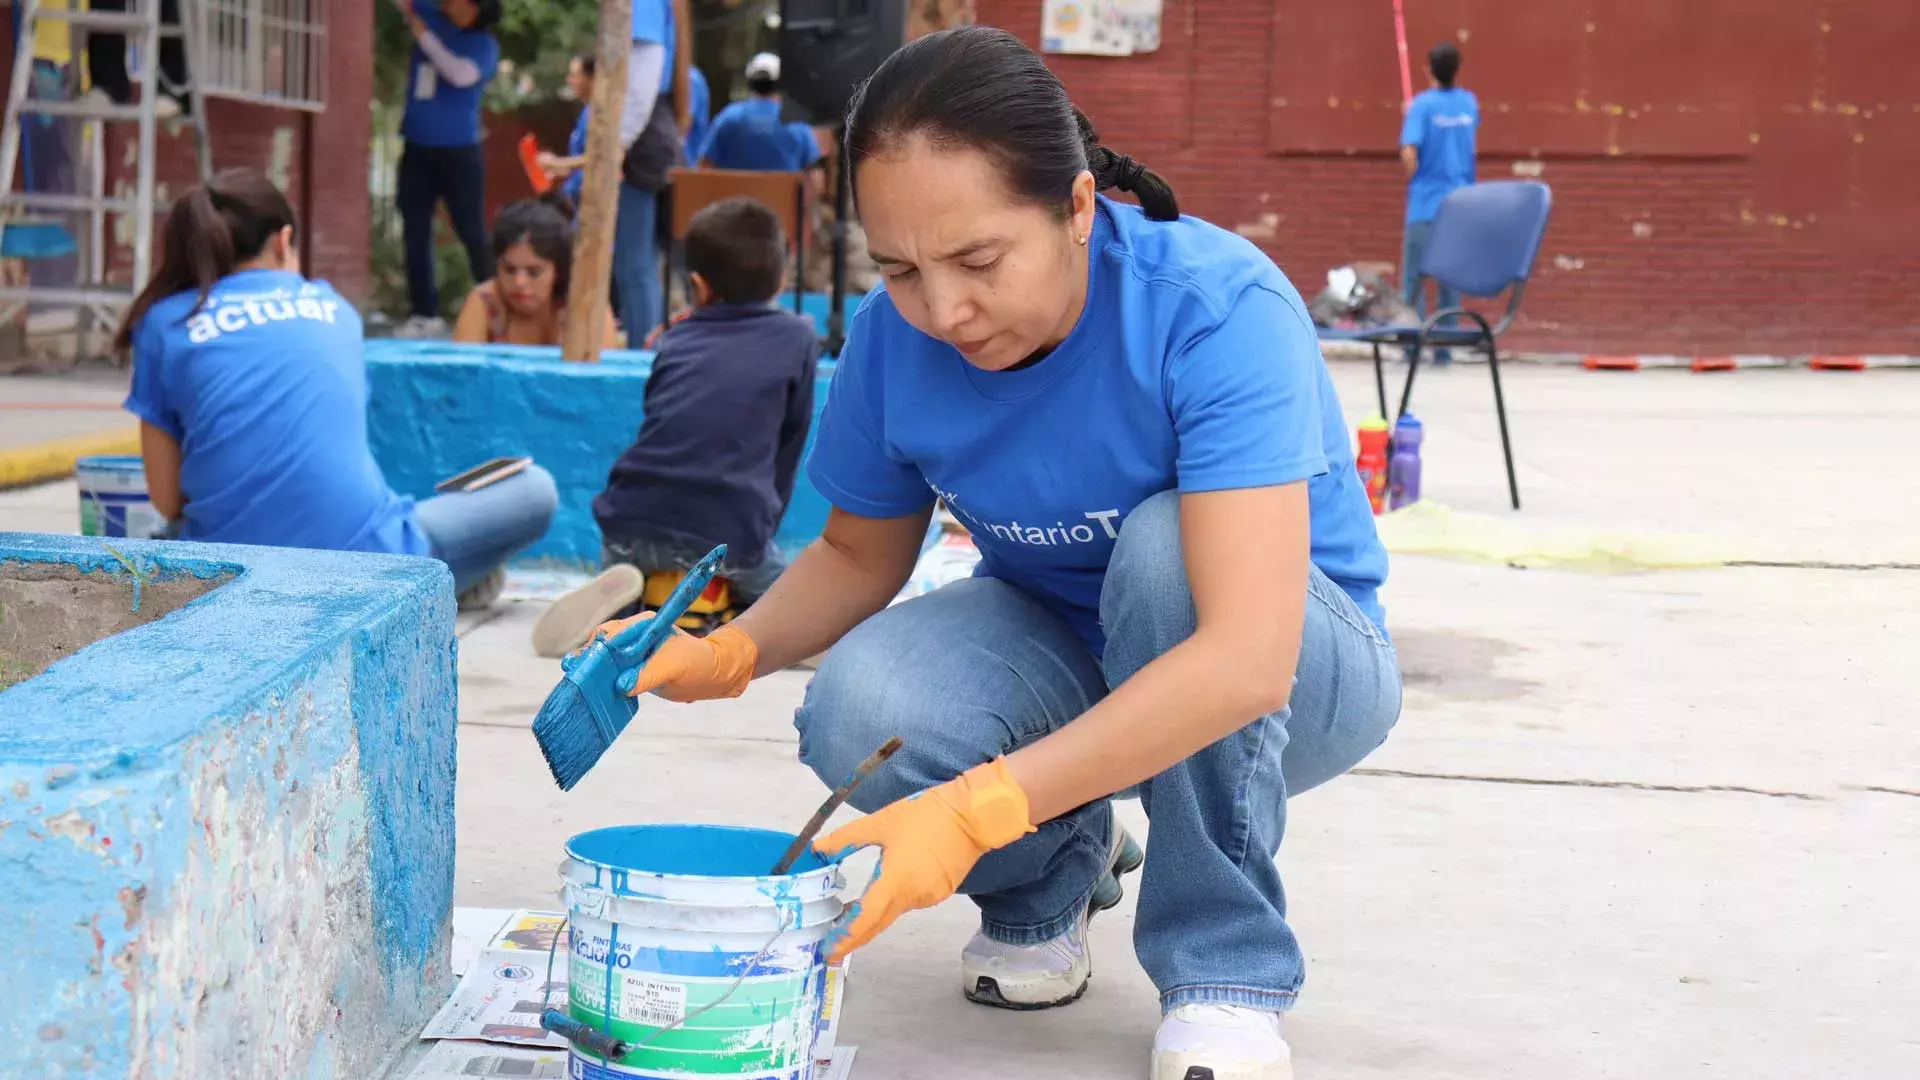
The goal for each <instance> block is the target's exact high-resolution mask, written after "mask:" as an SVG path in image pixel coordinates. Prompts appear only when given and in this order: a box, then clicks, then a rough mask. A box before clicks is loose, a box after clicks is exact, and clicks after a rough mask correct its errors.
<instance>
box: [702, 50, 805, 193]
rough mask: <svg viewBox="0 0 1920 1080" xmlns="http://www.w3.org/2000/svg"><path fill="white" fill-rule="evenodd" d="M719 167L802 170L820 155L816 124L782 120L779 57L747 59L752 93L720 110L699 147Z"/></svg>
mask: <svg viewBox="0 0 1920 1080" xmlns="http://www.w3.org/2000/svg"><path fill="white" fill-rule="evenodd" d="M700 156H701V158H702V160H704V161H705V162H706V163H707V164H709V165H711V166H713V167H714V168H716V169H759V170H762V171H765V172H799V171H800V170H802V169H805V168H807V167H809V166H811V165H812V164H813V163H815V162H817V161H819V160H820V144H819V140H817V139H815V138H814V135H813V129H812V128H810V127H808V126H807V125H805V124H802V123H799V122H797V121H783V120H781V119H780V58H779V57H778V56H775V55H774V54H772V53H760V54H758V55H757V56H755V57H754V58H753V59H751V60H749V61H747V97H746V99H745V100H743V101H736V102H734V103H733V104H731V105H728V106H727V107H726V108H724V109H721V110H720V115H719V116H716V117H714V118H713V131H712V132H711V133H709V134H708V135H707V139H706V143H705V145H704V148H703V149H702V150H701V152H700Z"/></svg>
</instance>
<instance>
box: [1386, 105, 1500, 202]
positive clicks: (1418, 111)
mask: <svg viewBox="0 0 1920 1080" xmlns="http://www.w3.org/2000/svg"><path fill="white" fill-rule="evenodd" d="M1479 130H1480V102H1479V100H1478V99H1477V98H1475V97H1474V96H1473V91H1471V90H1462V89H1460V88H1459V87H1457V86H1456V87H1454V88H1453V89H1451V90H1425V91H1422V92H1421V93H1420V94H1418V95H1417V96H1415V97H1414V99H1413V103H1412V104H1410V105H1408V106H1407V119H1406V122H1405V123H1404V124H1402V125H1401V126H1400V145H1401V146H1411V147H1414V148H1416V149H1418V150H1419V152H1420V164H1419V167H1418V168H1416V169H1415V170H1414V173H1413V176H1412V178H1411V179H1409V180H1408V181H1407V221H1408V222H1415V221H1432V220H1433V218H1434V215H1435V214H1438V213H1439V212H1440V202H1441V200H1443V199H1445V198H1446V197H1447V194H1448V193H1449V192H1451V191H1453V190H1454V189H1455V188H1463V187H1466V186H1467V185H1468V184H1471V183H1473V156H1474V136H1475V134H1476V133H1477V132H1478V131H1479Z"/></svg>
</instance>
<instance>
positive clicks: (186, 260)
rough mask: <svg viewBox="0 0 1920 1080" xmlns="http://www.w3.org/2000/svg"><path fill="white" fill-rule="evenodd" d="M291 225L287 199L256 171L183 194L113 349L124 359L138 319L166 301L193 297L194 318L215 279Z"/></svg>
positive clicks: (233, 172) (231, 173)
mask: <svg viewBox="0 0 1920 1080" xmlns="http://www.w3.org/2000/svg"><path fill="white" fill-rule="evenodd" d="M293 224H294V221H293V207H292V206H291V205H290V204H289V203H288V202H287V197H286V196H285V195H284V194H282V193H281V191H280V189H279V188H277V187H275V186H273V181H271V180H269V179H267V177H266V174H265V173H262V172H260V171H259V170H257V169H229V170H227V171H225V172H222V173H220V174H219V175H217V176H215V177H214V178H213V179H212V180H209V181H207V182H206V183H204V184H200V185H198V186H196V187H193V188H191V189H189V190H188V191H187V192H186V194H184V195H182V196H180V198H179V199H177V200H175V201H174V204H173V209H172V210H171V211H169V212H168V214H167V224H166V227H165V229H164V230H163V231H162V234H161V248H160V267H159V269H157V270H155V271H154V272H153V278H152V279H151V280H150V281H148V282H147V284H146V287H145V288H143V289H141V290H140V295H138V296H136V297H134V299H133V303H132V304H131V305H129V306H128V308H127V314H126V318H124V319H122V320H121V322H120V329H119V332H118V333H116V334H115V335H114V339H113V345H114V348H115V350H117V351H118V352H120V353H121V354H122V355H123V356H124V355H126V354H127V352H128V351H129V350H130V349H132V347H133V332H134V330H135V329H136V328H138V327H139V325H140V320H141V319H143V318H145V317H146V314H147V312H148V311H149V310H150V309H151V308H152V307H153V305H154V304H156V303H159V302H160V301H161V300H164V299H166V298H167V297H169V296H174V295H176V294H178V293H183V292H189V291H192V292H197V293H199V298H198V299H197V300H195V301H194V305H193V308H192V309H191V310H190V311H189V312H188V315H189V316H191V315H193V314H195V313H197V312H198V311H199V310H200V306H201V305H202V304H205V303H206V302H207V296H208V295H209V294H210V293H212V292H213V287H214V285H215V284H217V283H218V282H219V281H220V279H221V278H223V277H226V276H227V275H228V274H231V273H233V272H234V270H236V269H238V268H239V266H240V264H241V263H243V262H246V261H248V260H251V259H254V258H257V257H258V256H259V255H260V253H261V252H262V251H264V250H265V249H266V246H267V244H268V243H269V242H270V241H271V240H272V239H273V238H274V237H275V236H278V235H279V234H280V232H281V231H282V230H284V229H288V228H291V227H293Z"/></svg>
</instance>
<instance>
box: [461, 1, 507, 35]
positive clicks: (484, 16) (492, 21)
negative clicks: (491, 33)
mask: <svg viewBox="0 0 1920 1080" xmlns="http://www.w3.org/2000/svg"><path fill="white" fill-rule="evenodd" d="M473 6H474V7H476V8H479V9H480V17H479V18H477V19H475V20H473V25H472V26H469V27H467V29H469V30H491V29H493V27H494V26H495V25H496V24H498V23H499V22H500V0H475V2H474V5H473Z"/></svg>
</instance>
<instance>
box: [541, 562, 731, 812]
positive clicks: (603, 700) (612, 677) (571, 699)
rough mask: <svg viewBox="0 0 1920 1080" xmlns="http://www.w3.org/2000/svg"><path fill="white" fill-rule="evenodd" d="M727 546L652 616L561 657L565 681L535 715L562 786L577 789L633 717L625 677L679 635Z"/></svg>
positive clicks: (702, 564)
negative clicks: (677, 626) (684, 617)
mask: <svg viewBox="0 0 1920 1080" xmlns="http://www.w3.org/2000/svg"><path fill="white" fill-rule="evenodd" d="M726 555H727V546H726V545H725V544H722V545H720V546H719V547H717V548H714V549H713V550H712V551H709V552H707V554H706V555H705V556H704V557H703V558H702V559H701V560H700V561H699V562H697V563H695V564H694V566H693V569H691V570H688V571H687V573H686V576H685V577H683V578H681V579H680V584H679V585H678V586H676V587H675V588H674V590H673V595H671V596H669V597H667V602H666V603H664V604H662V605H660V610H659V611H658V612H656V613H655V614H654V617H653V618H651V619H642V620H640V621H639V622H637V623H634V624H633V625H632V626H629V627H627V628H626V629H625V630H622V631H621V632H620V633H619V634H617V635H615V636H614V637H611V638H597V639H595V640H593V641H590V642H588V643H587V646H586V648H585V649H583V650H582V651H580V652H579V653H576V654H574V655H573V656H569V657H567V658H566V659H564V660H562V661H560V671H561V676H560V682H559V683H558V684H556V685H555V686H554V688H553V690H552V691H551V692H550V693H548V694H547V700H546V702H545V703H544V704H542V705H541V706H540V713H539V715H538V716H535V717H534V719H533V737H534V738H535V739H536V740H538V741H539V743H540V753H541V754H542V755H543V756H545V757H546V759H547V768H549V769H551V770H552V771H553V781H554V783H556V784H559V785H560V790H562V791H571V790H573V785H575V784H577V783H579V782H580V778H581V777H583V776H585V775H587V772H588V770H590V769H592V768H593V767H594V765H596V764H598V763H599V761H600V758H601V755H603V754H605V753H606V752H607V748H608V747H610V746H612V745H613V741H614V740H615V739H617V738H619V737H620V733H621V732H622V731H625V730H626V729H627V724H628V723H629V722H630V721H632V719H633V714H634V711H635V710H636V709H637V708H638V707H639V706H638V703H637V702H636V701H635V700H634V699H633V698H632V697H629V696H628V695H626V694H624V693H622V692H621V690H620V686H619V683H620V676H622V675H624V674H626V673H627V672H629V671H633V670H636V669H638V668H640V667H642V666H644V665H645V664H646V662H647V661H648V660H650V659H652V657H653V654H654V650H656V649H658V648H659V647H660V643H661V642H663V641H665V640H667V637H668V635H670V634H673V633H675V632H676V631H675V630H674V624H675V623H676V622H678V621H680V616H682V615H685V614H686V613H687V608H688V607H689V606H691V605H692V603H693V601H694V599H695V598H697V597H698V596H699V595H700V594H701V592H703V591H704V590H705V589H706V587H707V582H709V581H711V580H713V574H714V571H715V570H717V569H718V568H719V566H720V560H722V559H724V558H726Z"/></svg>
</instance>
